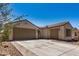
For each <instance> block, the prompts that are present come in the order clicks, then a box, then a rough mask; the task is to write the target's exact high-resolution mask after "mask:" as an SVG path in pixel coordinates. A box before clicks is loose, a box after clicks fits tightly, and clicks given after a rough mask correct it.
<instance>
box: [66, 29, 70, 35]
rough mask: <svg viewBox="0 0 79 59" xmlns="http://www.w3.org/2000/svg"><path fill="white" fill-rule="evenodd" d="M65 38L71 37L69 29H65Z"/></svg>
mask: <svg viewBox="0 0 79 59" xmlns="http://www.w3.org/2000/svg"><path fill="white" fill-rule="evenodd" d="M66 36H67V37H69V36H71V29H66Z"/></svg>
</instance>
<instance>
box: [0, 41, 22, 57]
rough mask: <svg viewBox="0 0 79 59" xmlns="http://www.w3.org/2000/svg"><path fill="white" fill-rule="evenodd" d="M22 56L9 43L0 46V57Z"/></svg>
mask: <svg viewBox="0 0 79 59" xmlns="http://www.w3.org/2000/svg"><path fill="white" fill-rule="evenodd" d="M21 55H22V54H21V53H20V52H19V51H18V50H17V49H16V48H15V47H14V46H13V45H12V44H11V43H10V42H3V43H2V46H0V56H21Z"/></svg>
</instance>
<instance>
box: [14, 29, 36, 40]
mask: <svg viewBox="0 0 79 59" xmlns="http://www.w3.org/2000/svg"><path fill="white" fill-rule="evenodd" d="M32 38H36V31H35V30H34V29H24V28H14V29H13V39H14V40H23V39H32Z"/></svg>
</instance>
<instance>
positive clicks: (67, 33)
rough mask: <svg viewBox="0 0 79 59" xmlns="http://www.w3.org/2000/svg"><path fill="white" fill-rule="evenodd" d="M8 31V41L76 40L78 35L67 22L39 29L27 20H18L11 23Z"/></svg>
mask: <svg viewBox="0 0 79 59" xmlns="http://www.w3.org/2000/svg"><path fill="white" fill-rule="evenodd" d="M10 31H11V32H10V34H9V39H10V40H23V39H26V40H27V39H36V38H42V39H43V38H44V39H45V38H46V39H58V40H59V39H61V40H73V39H75V40H78V39H77V36H78V35H76V34H75V29H74V28H73V27H72V25H71V24H70V23H69V22H61V23H57V24H54V25H48V26H46V27H42V28H40V27H37V26H36V25H34V24H32V23H31V22H29V21H28V20H20V21H16V22H14V23H13V27H12V29H11V30H10ZM76 33H77V32H76Z"/></svg>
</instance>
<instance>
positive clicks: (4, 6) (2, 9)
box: [0, 3, 12, 42]
mask: <svg viewBox="0 0 79 59" xmlns="http://www.w3.org/2000/svg"><path fill="white" fill-rule="evenodd" d="M9 5H10V4H8V3H0V23H1V25H2V26H1V27H0V29H1V30H3V33H2V38H1V39H0V42H2V41H6V39H7V37H8V26H7V25H6V26H5V24H6V23H8V22H10V20H11V11H12V9H10V7H9Z"/></svg>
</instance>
